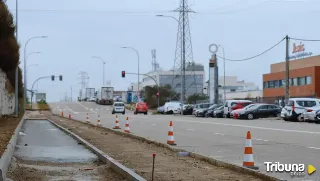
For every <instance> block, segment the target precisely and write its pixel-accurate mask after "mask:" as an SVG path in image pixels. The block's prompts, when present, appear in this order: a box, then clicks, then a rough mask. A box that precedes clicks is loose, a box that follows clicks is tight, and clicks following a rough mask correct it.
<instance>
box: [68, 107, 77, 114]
mask: <svg viewBox="0 0 320 181" xmlns="http://www.w3.org/2000/svg"><path fill="white" fill-rule="evenodd" d="M67 109H68V110H69V111H70V112H72V113H74V114H79V113H78V112H75V111H73V110H72V109H70V108H69V107H68V106H67Z"/></svg>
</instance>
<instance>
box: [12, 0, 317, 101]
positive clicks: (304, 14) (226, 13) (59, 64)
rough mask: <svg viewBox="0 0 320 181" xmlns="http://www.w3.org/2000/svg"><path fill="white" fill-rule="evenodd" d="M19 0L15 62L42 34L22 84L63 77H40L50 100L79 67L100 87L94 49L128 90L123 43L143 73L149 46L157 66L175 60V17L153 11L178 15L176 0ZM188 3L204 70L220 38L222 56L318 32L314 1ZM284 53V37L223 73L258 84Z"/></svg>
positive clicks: (313, 48) (128, 61)
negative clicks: (18, 47)
mask: <svg viewBox="0 0 320 181" xmlns="http://www.w3.org/2000/svg"><path fill="white" fill-rule="evenodd" d="M19 1H20V2H19V21H18V22H19V24H18V25H19V26H18V32H19V37H18V39H19V42H20V44H21V62H22V63H21V66H23V48H24V44H25V42H26V41H27V40H28V39H29V38H31V37H33V36H42V35H45V36H48V38H47V39H36V40H32V42H30V43H29V45H28V47H27V52H28V53H31V52H38V51H39V52H42V53H41V54H34V55H31V56H29V59H28V62H27V65H28V66H29V65H31V64H38V66H31V67H29V69H28V70H29V71H28V76H27V77H28V87H31V84H32V83H33V82H34V80H35V79H37V78H38V77H41V76H47V75H52V74H55V75H60V74H62V75H63V76H64V81H63V82H51V81H50V80H42V81H40V83H39V90H40V91H43V92H46V93H47V99H48V100H49V101H55V100H59V99H60V97H61V96H64V95H65V93H66V92H67V93H68V95H70V86H73V89H74V92H73V98H74V99H75V98H76V97H77V95H78V92H79V91H78V90H79V88H80V86H79V84H78V83H79V80H78V79H77V78H78V73H79V72H80V71H86V72H88V74H89V77H90V82H89V84H90V87H94V88H98V87H100V86H101V84H102V63H101V61H100V60H98V59H92V58H91V56H93V55H96V56H100V57H102V58H103V59H104V60H105V61H106V62H107V63H106V80H110V81H111V84H112V85H113V86H114V87H115V89H116V90H126V89H127V87H128V86H129V84H130V83H131V82H134V81H136V80H137V77H136V76H133V75H130V76H129V75H128V76H127V77H126V79H123V78H121V71H122V70H126V71H128V72H137V58H136V55H135V53H134V52H133V51H130V50H127V49H121V48H120V47H121V46H132V47H134V48H136V49H137V50H138V51H139V53H140V71H141V73H143V72H148V71H150V70H151V68H152V67H151V50H152V49H156V50H157V61H158V62H159V63H160V66H161V67H162V68H164V69H169V68H171V67H172V66H173V64H174V52H175V46H176V33H177V22H176V21H174V20H173V19H170V18H159V17H156V16H155V15H156V14H165V15H169V16H175V17H177V18H178V14H177V13H173V12H170V11H171V10H174V9H176V8H177V7H178V6H179V0H165V1H164V0H116V1H115V0H61V1H54V0H45V1H44V0H27V1H26V0H19ZM7 4H8V6H9V8H10V10H12V13H13V14H14V15H15V0H7ZM189 6H190V8H192V9H193V10H194V11H195V12H196V13H194V14H190V26H191V27H190V28H191V34H192V35H191V36H192V43H193V54H194V61H195V62H197V63H202V64H205V66H206V71H207V70H208V68H207V66H208V60H209V58H210V56H211V55H210V53H209V51H208V46H209V44H211V43H216V44H221V45H223V46H224V48H225V53H226V58H229V59H242V58H247V57H250V56H253V55H256V54H258V53H260V52H262V51H264V50H266V49H268V48H269V47H271V46H272V45H274V44H275V43H277V42H278V41H280V40H281V39H282V38H283V37H284V36H285V35H286V34H288V35H289V36H291V37H297V38H306V39H320V34H319V32H320V29H319V28H320V26H319V25H317V24H318V21H319V18H318V17H319V16H320V13H319V12H320V1H319V0H197V1H196V0H189ZM292 43H293V42H291V44H292ZM296 43H300V42H296ZM304 43H305V48H306V52H313V54H314V55H317V54H319V50H318V49H317V47H319V45H320V42H304ZM290 46H291V45H290ZM219 54H221V55H222V53H221V52H220V53H219ZM284 57H285V43H284V42H283V43H281V44H280V45H279V46H277V47H276V48H275V49H273V50H272V51H270V52H269V53H267V54H265V55H263V56H260V57H258V58H255V59H253V60H248V61H243V62H230V61H228V62H226V67H227V69H226V75H234V76H238V77H239V80H245V81H253V82H255V83H257V84H258V85H259V86H260V87H262V86H261V85H262V74H264V73H268V72H269V70H270V64H272V63H276V62H281V61H283V60H284ZM220 67H222V61H220ZM207 74H208V71H207ZM220 75H223V71H222V69H220ZM207 77H208V76H207Z"/></svg>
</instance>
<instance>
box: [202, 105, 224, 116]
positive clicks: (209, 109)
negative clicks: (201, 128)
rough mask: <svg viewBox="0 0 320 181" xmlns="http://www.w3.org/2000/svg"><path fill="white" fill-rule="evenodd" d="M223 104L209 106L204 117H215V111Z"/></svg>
mask: <svg viewBox="0 0 320 181" xmlns="http://www.w3.org/2000/svg"><path fill="white" fill-rule="evenodd" d="M221 106H222V105H213V106H211V108H208V110H207V112H206V113H205V114H204V117H206V118H208V117H213V112H214V111H215V110H217V109H218V108H220V107H221Z"/></svg>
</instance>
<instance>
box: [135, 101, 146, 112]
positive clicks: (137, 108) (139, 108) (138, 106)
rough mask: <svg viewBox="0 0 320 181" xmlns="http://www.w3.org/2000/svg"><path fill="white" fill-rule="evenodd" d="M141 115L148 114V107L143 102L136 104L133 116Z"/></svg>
mask: <svg viewBox="0 0 320 181" xmlns="http://www.w3.org/2000/svg"><path fill="white" fill-rule="evenodd" d="M139 113H143V114H145V115H147V114H148V105H147V103H145V102H138V103H137V104H136V106H135V108H134V114H139Z"/></svg>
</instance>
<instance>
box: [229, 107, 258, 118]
mask: <svg viewBox="0 0 320 181" xmlns="http://www.w3.org/2000/svg"><path fill="white" fill-rule="evenodd" d="M254 105H255V104H249V105H247V106H246V107H244V108H242V109H236V110H233V111H231V113H230V118H234V114H236V115H238V114H237V113H239V112H241V111H242V112H243V111H245V110H247V109H249V108H250V107H252V106H254ZM235 118H237V117H235Z"/></svg>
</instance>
